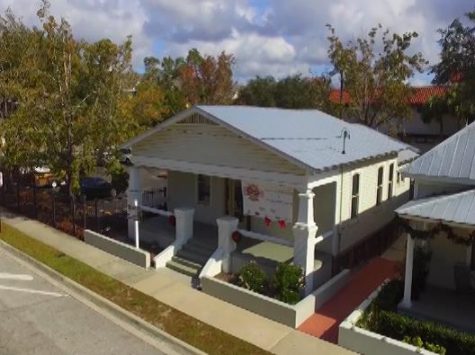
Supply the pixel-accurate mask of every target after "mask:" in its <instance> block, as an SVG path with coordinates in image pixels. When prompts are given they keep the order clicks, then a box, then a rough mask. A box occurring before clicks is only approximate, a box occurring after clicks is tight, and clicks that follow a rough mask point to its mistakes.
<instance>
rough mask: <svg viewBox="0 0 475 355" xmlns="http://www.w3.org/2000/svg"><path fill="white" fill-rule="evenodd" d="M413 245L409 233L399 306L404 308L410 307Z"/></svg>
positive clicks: (413, 242)
mask: <svg viewBox="0 0 475 355" xmlns="http://www.w3.org/2000/svg"><path fill="white" fill-rule="evenodd" d="M414 244H415V241H414V239H413V238H412V237H411V235H410V234H409V233H407V244H406V272H405V277H404V298H403V299H402V303H401V306H403V307H405V308H409V307H411V304H412V302H411V293H412V268H413V265H414Z"/></svg>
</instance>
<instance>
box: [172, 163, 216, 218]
mask: <svg viewBox="0 0 475 355" xmlns="http://www.w3.org/2000/svg"><path fill="white" fill-rule="evenodd" d="M224 191H225V189H224V179H222V178H218V177H211V196H210V203H209V205H203V204H199V203H198V184H197V175H195V174H189V173H182V172H179V171H170V172H169V174H168V206H169V209H174V208H178V207H192V208H194V209H195V220H196V221H198V222H202V223H207V224H212V225H216V218H218V217H222V216H224V215H225V198H224V196H225V193H224Z"/></svg>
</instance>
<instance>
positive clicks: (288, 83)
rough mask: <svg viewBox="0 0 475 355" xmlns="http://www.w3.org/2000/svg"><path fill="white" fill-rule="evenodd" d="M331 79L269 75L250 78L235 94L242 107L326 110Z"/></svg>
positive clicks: (327, 108)
mask: <svg viewBox="0 0 475 355" xmlns="http://www.w3.org/2000/svg"><path fill="white" fill-rule="evenodd" d="M329 94H330V80H329V79H328V78H326V77H323V76H321V77H315V78H305V77H302V76H301V75H293V76H287V77H285V78H283V79H280V80H278V81H277V80H276V79H275V78H274V77H272V76H267V77H259V76H257V77H256V78H254V79H251V80H250V81H249V82H248V83H247V84H246V85H244V86H243V87H242V88H241V89H240V91H239V95H238V99H237V103H238V104H241V105H252V106H264V107H281V108H293V109H298V108H318V109H321V110H323V111H328V110H329Z"/></svg>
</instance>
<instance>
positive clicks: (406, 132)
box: [330, 85, 463, 152]
mask: <svg viewBox="0 0 475 355" xmlns="http://www.w3.org/2000/svg"><path fill="white" fill-rule="evenodd" d="M446 92H447V87H446V86H440V85H439V86H419V87H413V88H412V94H411V96H410V97H409V104H410V106H411V115H410V117H408V119H406V120H404V121H403V123H402V125H401V126H400V127H399V128H398V129H397V136H398V137H399V138H400V139H401V140H402V141H404V142H406V143H409V144H411V145H412V146H414V147H416V148H418V149H419V150H420V151H421V152H426V151H428V150H429V149H431V148H432V147H434V146H436V145H437V144H439V143H440V142H442V141H443V140H444V139H446V138H448V137H450V136H451V135H452V134H454V133H455V132H457V131H458V130H459V129H461V128H462V127H463V124H462V123H461V122H460V121H459V120H458V119H457V118H455V117H453V116H450V115H446V116H445V117H444V118H443V119H442V121H441V122H437V121H436V120H432V121H431V122H428V123H426V122H424V121H423V120H422V118H421V109H422V108H423V106H424V105H426V104H427V103H428V102H429V100H430V99H431V98H432V97H434V96H442V95H444V94H445V93H446ZM330 100H331V101H332V102H334V103H339V102H340V90H332V91H331V92H330ZM349 101H350V95H349V94H348V93H347V92H343V97H342V102H343V104H348V102H349ZM378 130H379V131H381V132H384V133H390V132H389V130H390V128H389V127H384V126H383V127H379V128H378Z"/></svg>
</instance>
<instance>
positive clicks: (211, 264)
mask: <svg viewBox="0 0 475 355" xmlns="http://www.w3.org/2000/svg"><path fill="white" fill-rule="evenodd" d="M223 257H224V251H223V249H221V248H217V249H216V250H215V251H214V253H213V255H211V257H210V258H209V259H208V261H207V262H206V264H205V266H203V269H201V272H200V275H199V278H200V279H202V278H203V277H214V276H216V275H218V274H219V273H220V272H221V270H222V269H223Z"/></svg>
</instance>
